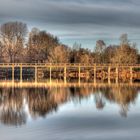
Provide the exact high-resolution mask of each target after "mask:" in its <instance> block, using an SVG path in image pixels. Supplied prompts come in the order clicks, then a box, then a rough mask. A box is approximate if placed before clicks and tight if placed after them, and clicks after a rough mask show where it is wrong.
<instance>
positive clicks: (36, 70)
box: [35, 66, 37, 83]
mask: <svg viewBox="0 0 140 140" xmlns="http://www.w3.org/2000/svg"><path fill="white" fill-rule="evenodd" d="M35 83H37V66H35Z"/></svg>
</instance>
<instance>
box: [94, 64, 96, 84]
mask: <svg viewBox="0 0 140 140" xmlns="http://www.w3.org/2000/svg"><path fill="white" fill-rule="evenodd" d="M94 83H96V65H95V66H94Z"/></svg>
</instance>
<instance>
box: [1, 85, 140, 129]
mask: <svg viewBox="0 0 140 140" xmlns="http://www.w3.org/2000/svg"><path fill="white" fill-rule="evenodd" d="M138 91H139V88H136V87H129V86H126V87H121V86H118V87H110V88H109V87H107V88H95V87H92V86H89V87H88V86H87V87H64V88H62V87H52V88H51V87H50V88H1V89H0V121H1V123H3V124H5V125H16V126H17V125H23V124H26V122H27V119H28V118H29V117H30V118H31V119H37V118H39V117H43V118H45V117H46V116H47V115H48V114H50V113H52V112H57V110H58V108H59V107H61V106H60V105H61V104H66V103H67V102H70V101H71V102H76V103H81V102H82V100H84V99H87V101H88V100H89V99H90V97H91V96H92V97H94V101H93V105H95V106H96V108H97V109H98V110H103V109H104V108H105V107H106V103H114V104H116V105H118V106H119V107H120V115H121V116H122V117H127V113H128V111H129V108H130V105H131V104H134V103H135V101H136V99H137V98H138ZM110 105H111V104H110Z"/></svg>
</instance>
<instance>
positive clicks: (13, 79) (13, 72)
mask: <svg viewBox="0 0 140 140" xmlns="http://www.w3.org/2000/svg"><path fill="white" fill-rule="evenodd" d="M14 74H15V67H14V64H13V65H12V82H14V81H15V75H14Z"/></svg>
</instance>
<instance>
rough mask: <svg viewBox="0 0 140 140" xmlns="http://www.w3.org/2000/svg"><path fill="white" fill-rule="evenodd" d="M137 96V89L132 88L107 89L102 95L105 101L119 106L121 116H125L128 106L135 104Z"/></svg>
mask: <svg viewBox="0 0 140 140" xmlns="http://www.w3.org/2000/svg"><path fill="white" fill-rule="evenodd" d="M137 94H138V91H137V88H132V87H117V88H107V89H105V90H104V93H103V95H104V96H105V98H106V99H108V100H109V101H111V102H115V103H117V104H119V105H120V107H121V111H120V113H121V115H122V116H127V112H128V110H129V105H130V104H131V103H135V100H136V98H137Z"/></svg>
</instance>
